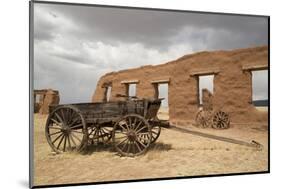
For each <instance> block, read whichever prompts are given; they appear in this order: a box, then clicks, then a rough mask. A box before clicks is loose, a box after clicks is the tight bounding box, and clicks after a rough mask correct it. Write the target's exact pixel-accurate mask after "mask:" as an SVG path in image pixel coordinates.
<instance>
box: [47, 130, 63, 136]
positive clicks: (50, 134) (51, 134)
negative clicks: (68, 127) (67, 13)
mask: <svg viewBox="0 0 281 189" xmlns="http://www.w3.org/2000/svg"><path fill="white" fill-rule="evenodd" d="M58 133H61V131H57V132H54V133H49V134H48V135H49V136H53V135H55V134H58Z"/></svg>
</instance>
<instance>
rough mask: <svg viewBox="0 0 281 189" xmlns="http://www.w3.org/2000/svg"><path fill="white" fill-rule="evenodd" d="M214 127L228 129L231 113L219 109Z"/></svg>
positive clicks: (215, 116) (214, 118)
mask: <svg viewBox="0 0 281 189" xmlns="http://www.w3.org/2000/svg"><path fill="white" fill-rule="evenodd" d="M212 127H213V128H215V129H227V128H229V127H230V119H229V115H228V114H227V113H226V112H223V111H218V112H216V113H215V115H214V117H213V125H212Z"/></svg>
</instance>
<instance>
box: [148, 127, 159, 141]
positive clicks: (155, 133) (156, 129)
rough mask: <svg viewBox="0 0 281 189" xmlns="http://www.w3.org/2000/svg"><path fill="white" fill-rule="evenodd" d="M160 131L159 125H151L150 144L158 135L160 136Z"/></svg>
mask: <svg viewBox="0 0 281 189" xmlns="http://www.w3.org/2000/svg"><path fill="white" fill-rule="evenodd" d="M160 133H161V127H160V126H158V125H155V126H152V127H151V142H150V143H151V144H153V143H154V142H155V141H156V140H157V139H158V137H159V136H160Z"/></svg>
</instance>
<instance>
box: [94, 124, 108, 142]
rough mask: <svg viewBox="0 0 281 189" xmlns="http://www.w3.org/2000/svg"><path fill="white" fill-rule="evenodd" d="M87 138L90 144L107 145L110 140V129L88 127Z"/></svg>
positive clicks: (99, 126) (96, 126)
mask: <svg viewBox="0 0 281 189" xmlns="http://www.w3.org/2000/svg"><path fill="white" fill-rule="evenodd" d="M88 136H89V137H88V138H89V140H88V141H89V143H90V144H99V143H103V144H107V143H108V142H109V141H110V139H111V138H112V127H109V126H101V125H94V126H92V127H88Z"/></svg>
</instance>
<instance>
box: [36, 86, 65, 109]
mask: <svg viewBox="0 0 281 189" xmlns="http://www.w3.org/2000/svg"><path fill="white" fill-rule="evenodd" d="M36 95H37V96H39V98H40V99H39V103H36V102H34V113H40V114H48V113H49V106H50V105H57V104H59V101H60V96H59V92H58V91H56V90H53V89H42V90H34V100H35V96H36Z"/></svg>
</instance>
